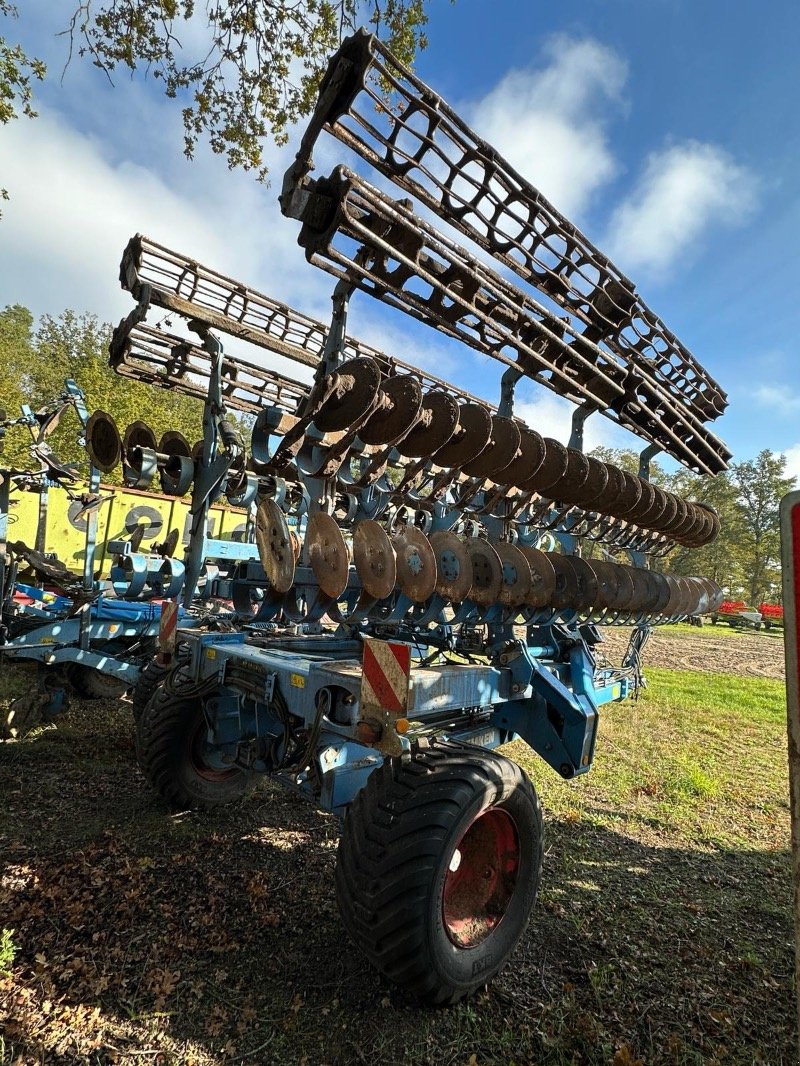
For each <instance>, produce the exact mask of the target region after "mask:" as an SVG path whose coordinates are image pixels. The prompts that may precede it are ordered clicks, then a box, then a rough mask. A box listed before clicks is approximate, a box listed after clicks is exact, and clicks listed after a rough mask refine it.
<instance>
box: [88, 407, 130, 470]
mask: <svg viewBox="0 0 800 1066" xmlns="http://www.w3.org/2000/svg"><path fill="white" fill-rule="evenodd" d="M84 434H85V437H86V451H87V452H88V453H89V458H90V459H91V460H92V465H93V466H96V467H97V469H98V470H102V471H103V473H104V474H110V473H111V471H112V470H113V469H114V467H115V466H116V465H117V463H118V462H119V461H120V459H121V458H122V438H121V437H120V435H119V430H118V429H117V423H116V422H115V421H114V419H113V417H112V416H111V415H110V414H109V413H108V412H107V411H99V410H98V411H95V412H94V414H93V415H92V416H91V417H90V418H89V421H88V422H87V423H86V429H85V430H84Z"/></svg>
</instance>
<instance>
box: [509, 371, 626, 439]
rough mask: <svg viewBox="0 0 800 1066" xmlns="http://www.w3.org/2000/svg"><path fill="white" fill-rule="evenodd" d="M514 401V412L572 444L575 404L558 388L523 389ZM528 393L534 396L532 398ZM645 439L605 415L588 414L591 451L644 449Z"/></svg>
mask: <svg viewBox="0 0 800 1066" xmlns="http://www.w3.org/2000/svg"><path fill="white" fill-rule="evenodd" d="M517 395H518V400H517V402H516V403H515V404H514V414H515V415H517V416H518V417H519V418H521V419H523V421H524V422H526V423H527V424H528V425H529V426H530V427H531V429H535V430H536V432H537V433H541V435H542V436H543V437H552V438H553V439H554V440H557V441H561V443H562V444H568V443H569V438H570V434H571V432H572V415H573V412H574V411H575V410H576V408H575V405H574V404H572V403H570V402H569V400H565V399H563V398H562V397H561V396H557V395H556V394H555V393H554V392H545V391H544V390H542V391H541V392H538V393H536V394H534V395H531V392H530V391H528V392H525V391H523V392H522V393H520V392H519V387H518V393H517ZM528 396H531V398H530V399H528ZM643 446H644V443H643V442H642V441H640V440H639V439H638V438H636V437H633V436H632V435H631V434H630V433H628V432H627V430H625V429H623V428H622V427H621V426H617V425H615V424H614V423H613V422H611V421H610V420H609V419H607V418H605V417H603V415H601V414H599V413H597V414H593V415H591V416H590V417H589V418H587V420H586V422H585V423H584V430H583V448H584V451H587V452H590V451H591V450H592V449H593V448H598V447H606V448H631V447H632V448H634V449H635V450H636V451H640V450H641V448H642V447H643Z"/></svg>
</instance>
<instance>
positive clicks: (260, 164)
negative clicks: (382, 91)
mask: <svg viewBox="0 0 800 1066" xmlns="http://www.w3.org/2000/svg"><path fill="white" fill-rule="evenodd" d="M428 2H429V0H296V2H293V3H286V0H207V2H206V4H205V5H203V6H201V5H199V4H198V3H197V2H196V0H80V2H79V3H77V5H76V2H75V0H72V2H71V3H66V4H65V5H64V6H65V11H66V12H69V11H71V12H72V13H71V15H68V20H69V21H68V25H67V26H66V28H65V31H64V32H65V34H66V36H67V37H68V39H69V58H68V61H69V59H71V58H72V56H73V55H75V54H77V55H78V56H83V57H86V58H88V59H89V60H90V61H91V62H92V63H93V64H94V65H95V66H96V67H99V68H100V69H101V70H103V71H104V72H105V73H106V74H107V75H108V77H109V78H111V77H112V75H113V73H114V71H116V70H117V68H122V69H123V70H125V71H129V72H134V71H137V70H143V71H145V72H146V73H149V74H151V75H152V76H153V77H154V78H157V79H159V81H160V82H161V83H162V85H163V87H164V92H165V93H166V95H167V96H168V97H169V98H171V99H174V100H176V101H177V102H178V103H179V105H180V107H181V114H182V117H183V130H184V151H185V153H186V155H187V156H188V157H189V158H192V156H193V155H194V152H195V149H196V146H197V142H198V140H199V139H200V138H207V139H208V141H209V143H210V145H211V148H212V150H213V151H214V152H216V153H218V154H221V155H224V156H225V157H226V159H227V162H228V165H229V166H230V167H243V168H244V169H245V170H255V171H256V172H257V174H258V177H259V178H260V179H263V178H265V176H266V173H267V168H266V166H265V164H264V155H263V147H264V144H265V142H266V141H268V140H269V139H270V138H271V139H272V140H274V141H275V143H277V144H283V143H284V142H285V141H286V139H287V135H288V130H289V128H290V127H291V125H292V124H293V123H294V122H296V121H297V120H298V119H300V118H302V117H303V116H305V115H308V114H309V113H310V111H311V109H312V108H313V105H314V102H315V100H316V94H317V89H318V86H319V81H320V78H321V76H322V73H323V71H324V70H325V67H326V65H327V61H328V58H329V56H330V54H331V52H332V51H334V50H335V49H336V48H337V47H338V45H339V43H340V42H341V40H342V38H343V37H344V36H345V35H346V34H347V33H349V32H350V31H351V30H353V29H354V28H355V27H356V26H358V25H359V24H361V23H369V24H370V25H371V28H372V29H373V30H374V31H375V33H377V34H378V36H380V37H382V38H383V39H384V40H386V42H387V43H388V45H389V47H390V48H391V49H392V50H393V51H394V52H395V54H396V55H397V56H398V57H399V58H400V59H402V60H404V61H405V62H407V63H411V62H412V61H413V59H414V56H415V55H416V53H417V51H418V50H419V49H421V48H424V47H425V46H426V44H427V41H426V38H425V25H426V23H427V15H426V12H425V8H426V6H427V4H428ZM15 14H16V11H15V9H14V8H13V7H12V5H11V3H10V0H0V15H6V16H11V17H13V16H14V15H15ZM184 41H187V42H191V44H187V45H186V46H184V44H183V42H184ZM44 74H45V67H44V64H43V63H42V62H41V61H40V60H38V59H31V58H29V57H28V56H27V55H25V53H24V52H23V51H22V49H21V48H20V47H19V46H18V45H16V46H15V45H11V44H8V43H6V41H5V40H4V39H3V38H0V121H3V122H7V121H8V119H9V118H13V117H14V116H15V115H16V114H17V111H18V109H19V108H21V109H22V111H23V113H25V114H30V115H32V114H34V112H33V111H32V110H31V99H32V90H31V77H33V78H38V79H41V78H43V77H44ZM4 116H5V117H4Z"/></svg>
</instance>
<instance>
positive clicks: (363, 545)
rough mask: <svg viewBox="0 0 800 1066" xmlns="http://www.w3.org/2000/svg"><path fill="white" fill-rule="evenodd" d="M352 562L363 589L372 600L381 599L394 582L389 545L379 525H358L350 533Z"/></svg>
mask: <svg viewBox="0 0 800 1066" xmlns="http://www.w3.org/2000/svg"><path fill="white" fill-rule="evenodd" d="M353 559H354V561H355V564H356V573H357V574H358V576H359V578H360V579H361V584H362V586H363V587H364V590H365V591H366V592H367V593H368V594H369V595H370V596H374V597H375V599H376V600H382V599H385V597H386V596H388V595H389V593H390V592H391V591H392V589H393V588H394V586H395V581H396V580H397V562H396V560H395V557H394V548H393V547H392V542H391V541H390V540H389V537H388V535H387V533H386V530H385V529H384V528H383V526H382V525H380V523H379V522H374V521H373V520H372V519H371V518H367V519H364V521H363V522H359V523H358V525H357V526H356V527H355V530H354V531H353Z"/></svg>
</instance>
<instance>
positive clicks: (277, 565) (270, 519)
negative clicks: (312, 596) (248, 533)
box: [256, 499, 295, 593]
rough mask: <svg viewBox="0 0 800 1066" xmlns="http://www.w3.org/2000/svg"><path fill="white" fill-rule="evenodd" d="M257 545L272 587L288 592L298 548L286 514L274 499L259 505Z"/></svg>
mask: <svg viewBox="0 0 800 1066" xmlns="http://www.w3.org/2000/svg"><path fill="white" fill-rule="evenodd" d="M256 545H257V547H258V557H259V559H260V560H261V565H262V566H263V567H264V573H265V574H266V575H267V578H268V579H269V583H270V585H271V587H272V588H273V589H274V590H275V592H281V593H283V592H288V591H289V589H290V588H291V587H292V582H293V581H294V562H295V560H294V549H293V547H292V541H291V535H290V533H289V524H288V522H287V521H286V515H285V514H284V513H283V511H282V510H281V509H280V507H279V506H278V505H277V503H275V501H274V500H270V499H265V500H262V501H261V503H260V504H259V505H258V510H257V511H256Z"/></svg>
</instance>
